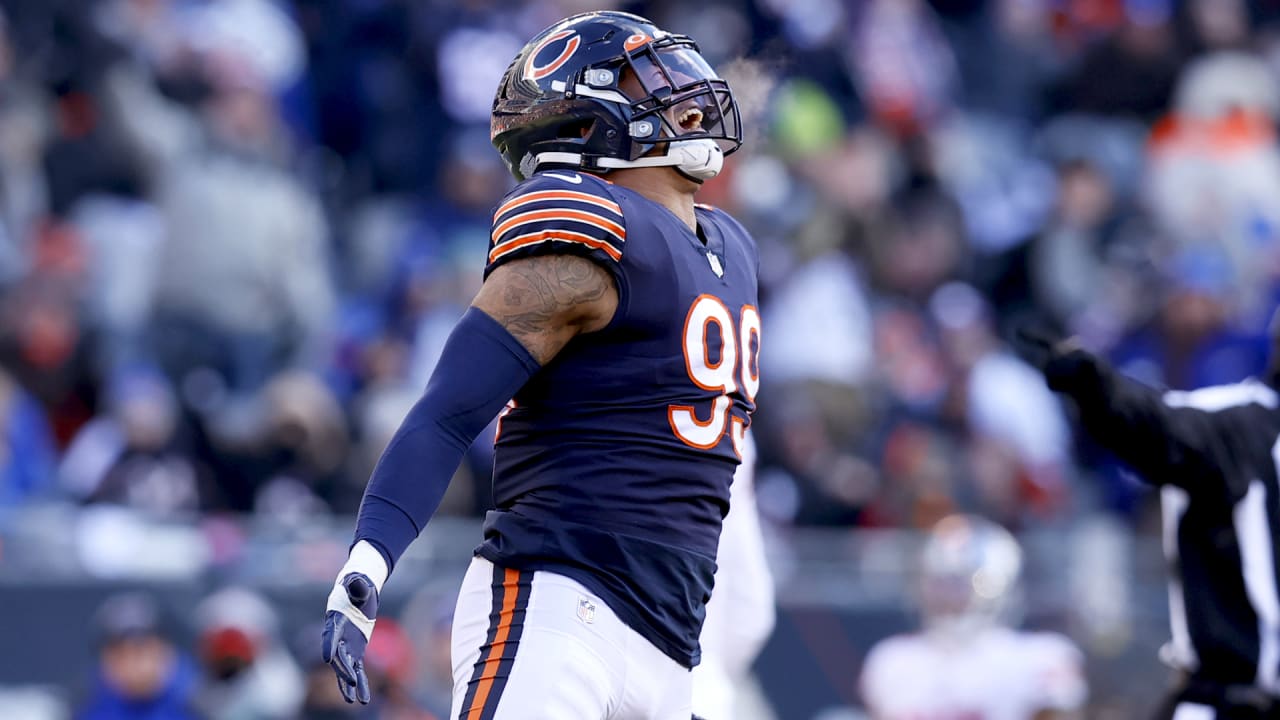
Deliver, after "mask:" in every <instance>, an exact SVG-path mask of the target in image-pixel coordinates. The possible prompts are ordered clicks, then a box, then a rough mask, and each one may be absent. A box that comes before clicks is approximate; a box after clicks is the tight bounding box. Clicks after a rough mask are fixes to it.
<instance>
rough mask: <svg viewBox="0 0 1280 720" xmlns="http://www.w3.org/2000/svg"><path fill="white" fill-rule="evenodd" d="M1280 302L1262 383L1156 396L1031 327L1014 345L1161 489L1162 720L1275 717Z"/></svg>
mask: <svg viewBox="0 0 1280 720" xmlns="http://www.w3.org/2000/svg"><path fill="white" fill-rule="evenodd" d="M1278 320H1280V312H1277V314H1276V319H1273V321H1272V326H1271V357H1270V361H1269V366H1268V370H1267V374H1266V376H1265V379H1264V380H1258V379H1249V380H1245V381H1244V382H1240V383H1236V384H1233V385H1220V386H1215V387H1208V388H1203V389H1200V390H1195V391H1192V392H1176V391H1169V392H1160V391H1158V390H1155V389H1152V388H1150V387H1147V386H1145V385H1143V384H1141V383H1139V382H1136V381H1134V380H1132V379H1129V378H1127V377H1123V376H1121V375H1120V374H1119V373H1117V372H1116V371H1115V370H1114V369H1112V368H1111V367H1110V366H1109V365H1108V364H1107V363H1106V362H1104V361H1103V360H1101V359H1099V358H1098V357H1097V356H1095V355H1093V354H1091V353H1088V352H1086V351H1084V350H1083V349H1081V348H1080V347H1079V346H1078V344H1077V343H1076V342H1075V341H1074V340H1073V339H1067V340H1061V339H1057V338H1054V337H1051V336H1048V335H1046V334H1044V333H1042V332H1039V331H1035V330H1027V329H1023V330H1021V331H1019V333H1018V341H1019V343H1018V344H1019V346H1020V347H1019V349H1020V351H1021V352H1022V354H1023V355H1024V356H1025V357H1026V358H1027V359H1028V360H1030V361H1031V362H1032V363H1033V364H1035V365H1037V366H1038V367H1039V368H1040V369H1041V370H1042V371H1043V372H1044V375H1045V378H1046V379H1047V381H1048V384H1049V387H1050V388H1052V389H1053V390H1055V391H1057V392H1059V393H1062V394H1064V395H1067V396H1069V397H1071V399H1072V400H1074V402H1075V404H1076V405H1077V406H1078V407H1079V410H1080V413H1079V418H1080V423H1081V424H1082V425H1083V427H1084V429H1085V430H1086V431H1087V432H1088V433H1089V435H1090V436H1091V437H1092V438H1093V439H1094V440H1095V441H1096V442H1098V443H1099V444H1101V445H1102V446H1104V447H1106V448H1107V449H1109V450H1110V451H1112V452H1113V453H1115V455H1117V456H1118V457H1119V458H1120V459H1121V460H1123V461H1125V462H1126V463H1127V464H1128V465H1129V466H1131V467H1132V468H1133V469H1134V470H1136V471H1137V472H1138V474H1139V475H1141V476H1142V477H1143V478H1144V479H1145V480H1146V481H1147V482H1150V483H1152V484H1154V485H1158V486H1159V487H1160V502H1161V509H1162V514H1163V524H1164V528H1163V530H1164V532H1163V534H1164V551H1165V555H1166V557H1167V559H1168V561H1169V568H1170V573H1169V616H1170V626H1171V628H1170V629H1171V631H1172V639H1171V641H1170V642H1169V643H1168V644H1167V645H1166V646H1165V647H1164V649H1163V650H1162V652H1161V655H1162V657H1163V659H1164V660H1165V661H1166V662H1168V663H1169V664H1170V665H1172V666H1173V667H1174V668H1175V670H1176V671H1177V675H1178V678H1177V679H1178V682H1177V684H1176V685H1175V687H1174V689H1173V690H1172V691H1171V692H1170V694H1169V696H1168V698H1167V699H1166V701H1165V702H1164V703H1162V706H1161V708H1160V710H1159V711H1158V713H1157V714H1156V715H1155V718H1156V720H1170V719H1172V720H1211V719H1217V720H1237V719H1239V720H1253V719H1254V718H1275V717H1280V590H1278V585H1280V582H1278V577H1277V574H1278V567H1280V566H1277V562H1276V561H1277V558H1280V553H1278V552H1277V545H1276V530H1277V528H1278V527H1280V487H1278V486H1277V477H1276V475H1277V464H1278V463H1280V394H1278V393H1277V391H1276V388H1277V387H1280V321H1278Z"/></svg>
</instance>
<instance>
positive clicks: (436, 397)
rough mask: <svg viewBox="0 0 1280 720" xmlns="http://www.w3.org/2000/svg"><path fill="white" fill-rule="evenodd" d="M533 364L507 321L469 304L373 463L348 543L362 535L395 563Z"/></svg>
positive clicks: (534, 367)
mask: <svg viewBox="0 0 1280 720" xmlns="http://www.w3.org/2000/svg"><path fill="white" fill-rule="evenodd" d="M538 370H539V365H538V361H537V360H535V359H534V358H533V356H532V355H530V354H529V351H528V350H526V349H525V348H524V346H523V345H521V344H520V341H518V340H516V338H514V337H513V336H512V335H511V333H509V332H507V329H506V328H504V327H502V325H500V324H499V323H498V322H497V321H496V320H494V319H493V318H491V317H489V316H488V315H486V314H485V313H484V312H483V311H481V310H478V309H476V308H469V309H468V310H467V312H466V313H465V314H464V315H463V316H462V319H461V320H460V321H458V324H457V326H456V327H455V328H454V329H453V332H452V334H450V336H449V339H448V341H447V342H446V343H445V346H444V351H443V352H442V353H441V356H440V361H439V363H438V364H437V365H436V369H435V372H433V373H432V374H431V379H430V380H429V381H428V382H427V388H426V391H425V392H424V393H423V395H422V397H421V398H420V399H419V400H418V402H417V404H415V405H414V406H413V409H412V410H410V411H409V414H408V415H407V416H406V417H405V419H404V422H403V423H401V425H400V429H399V430H397V431H396V434H395V435H394V436H393V437H392V439H391V442H390V443H389V444H388V445H387V449H386V450H385V451H383V453H382V457H381V458H380V459H379V460H378V464H377V466H376V467H374V470H373V475H372V477H371V478H370V479H369V485H368V487H367V488H366V489H365V494H364V500H363V501H362V502H361V504H360V514H359V517H358V518H357V519H356V534H355V542H359V541H361V540H368V541H369V543H370V544H371V545H373V546H374V547H375V548H377V549H378V552H380V553H382V555H383V558H384V559H385V560H386V561H387V567H388V568H393V567H395V563H396V561H397V560H398V559H399V558H400V556H401V555H402V554H403V553H404V551H405V549H406V548H408V547H409V544H410V543H412V542H413V540H414V539H415V538H416V537H417V536H418V533H419V532H421V531H422V528H423V527H424V526H425V525H426V524H427V521H428V520H429V519H430V518H431V515H432V514H433V513H434V512H435V511H436V508H437V507H439V505H440V500H441V498H442V497H444V492H445V490H446V489H447V488H448V487H449V481H450V480H451V479H452V478H453V474H454V472H456V471H457V469H458V465H459V464H460V463H461V462H462V456H463V453H465V452H466V450H467V448H468V447H469V446H470V445H471V443H472V442H473V441H474V440H475V439H476V436H477V435H479V434H480V432H481V431H482V430H484V428H485V427H487V426H488V424H489V422H490V421H491V420H493V418H494V417H495V416H497V414H498V412H499V411H500V410H502V408H503V406H504V405H506V404H507V401H509V400H510V399H511V398H512V397H513V396H514V395H515V394H516V392H517V391H518V390H519V389H520V388H521V387H523V386H524V384H525V383H526V382H527V381H528V380H529V378H530V377H532V376H533V375H534V374H535V373H536V372H538Z"/></svg>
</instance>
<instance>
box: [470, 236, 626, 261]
mask: <svg viewBox="0 0 1280 720" xmlns="http://www.w3.org/2000/svg"><path fill="white" fill-rule="evenodd" d="M552 241H558V242H573V243H579V244H581V245H586V246H587V247H590V248H595V249H596V250H603V251H604V253H605V254H606V255H608V256H609V257H611V258H613V259H614V260H615V261H619V262H620V261H621V260H622V253H621V252H619V251H618V248H616V247H614V246H612V245H610V244H609V243H607V242H605V241H604V240H597V239H596V238H593V237H591V236H590V235H584V234H582V233H576V232H572V231H569V230H543V231H541V232H534V233H528V234H525V235H517V236H516V237H513V238H511V239H510V240H508V241H506V242H504V243H502V244H501V245H496V246H494V248H493V250H490V251H489V262H491V263H492V262H493V261H495V260H497V259H498V258H500V257H502V256H503V255H506V254H507V253H510V252H515V251H516V250H519V249H520V248H522V247H528V246H529V245H537V244H538V243H544V242H552Z"/></svg>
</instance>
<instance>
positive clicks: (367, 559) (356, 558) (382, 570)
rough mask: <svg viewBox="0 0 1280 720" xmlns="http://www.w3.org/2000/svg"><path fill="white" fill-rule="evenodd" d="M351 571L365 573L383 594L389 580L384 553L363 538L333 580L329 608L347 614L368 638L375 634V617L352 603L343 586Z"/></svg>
mask: <svg viewBox="0 0 1280 720" xmlns="http://www.w3.org/2000/svg"><path fill="white" fill-rule="evenodd" d="M351 573H364V574H365V575H366V576H367V577H368V578H369V580H371V581H372V582H373V586H374V587H375V588H377V590H378V594H379V595H381V594H382V584H383V583H384V582H386V581H387V563H386V561H385V560H383V559H382V553H379V552H378V551H377V550H375V549H374V547H373V546H372V545H370V544H369V543H367V542H365V541H364V540H361V541H360V542H358V543H356V546H355V547H353V548H351V554H350V555H348V556H347V564H346V565H343V566H342V569H341V570H339V571H338V578H337V579H336V580H334V581H333V590H332V591H330V593H329V603H328V608H327V609H329V610H337V611H338V612H340V613H342V614H343V615H346V616H347V619H349V620H350V621H351V623H352V624H353V625H355V626H356V627H357V628H359V629H360V632H361V633H363V634H364V637H365V639H366V640H367V639H369V637H370V636H371V635H372V634H373V624H374V618H370V617H368V616H366V615H365V614H364V612H363V611H362V610H360V609H359V608H357V607H356V606H354V605H352V604H351V600H350V599H349V598H348V597H347V589H346V588H345V587H343V586H342V580H343V578H345V577H346V576H348V575H350V574H351Z"/></svg>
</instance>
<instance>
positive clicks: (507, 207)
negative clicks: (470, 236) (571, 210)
mask: <svg viewBox="0 0 1280 720" xmlns="http://www.w3.org/2000/svg"><path fill="white" fill-rule="evenodd" d="M543 200H569V201H571V202H582V203H588V204H590V205H595V206H596V207H601V208H604V209H605V210H609V211H610V212H613V213H616V214H618V215H621V214H622V208H621V207H619V206H618V203H616V202H613V201H612V200H606V199H604V198H602V197H600V196H598V195H592V194H590V193H584V192H578V191H577V190H540V191H538V192H531V193H529V194H527V195H520V196H518V197H514V198H511V199H510V200H508V201H506V202H505V203H503V204H502V206H501V207H499V208H498V210H497V212H495V213H494V214H493V219H494V221H495V222H496V221H497V219H498V218H500V217H502V216H503V215H506V214H507V213H509V212H511V211H512V210H515V209H516V208H518V207H520V206H522V205H527V204H529V203H532V202H541V201H543Z"/></svg>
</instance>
